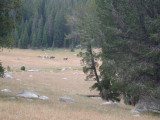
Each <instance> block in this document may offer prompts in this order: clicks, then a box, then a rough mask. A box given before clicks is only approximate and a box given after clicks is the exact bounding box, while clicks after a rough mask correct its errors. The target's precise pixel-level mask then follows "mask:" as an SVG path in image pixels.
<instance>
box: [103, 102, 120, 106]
mask: <svg viewBox="0 0 160 120" xmlns="http://www.w3.org/2000/svg"><path fill="white" fill-rule="evenodd" d="M101 105H112V106H117V105H118V104H117V103H116V102H104V103H102V104H101Z"/></svg>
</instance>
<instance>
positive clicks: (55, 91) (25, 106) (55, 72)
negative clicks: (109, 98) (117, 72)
mask: <svg viewBox="0 0 160 120" xmlns="http://www.w3.org/2000/svg"><path fill="white" fill-rule="evenodd" d="M78 52H79V50H76V51H75V52H70V50H65V49H57V50H54V51H50V50H45V51H42V50H20V49H11V50H9V49H3V51H1V52H0V61H1V62H2V64H3V66H4V67H5V68H7V67H8V66H9V67H10V72H8V73H9V74H10V75H11V76H13V79H9V78H0V90H2V89H9V90H11V92H9V93H6V92H1V91H0V120H160V116H158V115H154V114H151V113H141V114H140V116H139V117H137V116H134V115H133V114H131V113H130V110H131V109H133V108H134V107H131V106H127V105H123V104H119V105H118V106H102V105H101V103H103V102H105V101H103V100H101V99H100V98H87V97H83V96H82V95H83V94H98V92H97V91H90V89H89V87H90V86H91V85H92V84H93V83H94V81H85V80H84V79H85V74H83V72H82V66H81V64H80V59H81V58H79V57H77V53H78ZM45 55H48V56H55V59H43V58H40V57H38V56H45ZM64 57H67V58H69V59H68V60H63V58H64ZM21 66H25V67H26V71H21V70H20V68H21ZM64 68H65V69H64ZM31 69H33V70H38V71H37V72H28V70H31ZM26 89H27V90H34V91H36V92H37V93H39V94H40V95H45V96H48V97H49V100H39V99H33V100H31V99H24V98H15V99H12V97H14V96H16V94H17V93H19V92H20V91H22V90H26ZM63 96H69V97H71V98H73V99H75V100H76V103H66V102H60V101H58V98H60V97H63Z"/></svg>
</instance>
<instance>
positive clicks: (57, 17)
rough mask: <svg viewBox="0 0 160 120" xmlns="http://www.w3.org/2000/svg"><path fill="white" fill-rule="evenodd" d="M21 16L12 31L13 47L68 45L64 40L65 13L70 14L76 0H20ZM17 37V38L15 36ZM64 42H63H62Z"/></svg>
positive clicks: (66, 30)
mask: <svg viewBox="0 0 160 120" xmlns="http://www.w3.org/2000/svg"><path fill="white" fill-rule="evenodd" d="M22 1H23V17H22V21H21V22H19V28H18V29H17V30H16V31H18V35H17V32H14V34H13V36H14V39H15V43H16V45H15V47H19V48H48V47H52V46H53V43H54V47H64V45H65V47H69V46H70V42H66V41H65V39H64V38H65V34H68V32H69V27H68V26H66V23H67V21H66V18H65V16H66V14H70V12H71V10H72V8H73V6H74V4H75V3H76V2H77V1H78V0H47V1H46V0H22ZM17 37H18V38H17ZM64 43H65V44H64Z"/></svg>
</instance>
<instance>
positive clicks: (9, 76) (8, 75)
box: [4, 73, 13, 79]
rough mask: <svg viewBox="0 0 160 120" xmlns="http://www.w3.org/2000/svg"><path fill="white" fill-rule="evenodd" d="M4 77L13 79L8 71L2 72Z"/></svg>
mask: <svg viewBox="0 0 160 120" xmlns="http://www.w3.org/2000/svg"><path fill="white" fill-rule="evenodd" d="M4 77H5V78H10V79H13V77H12V76H11V75H10V74H8V73H4Z"/></svg>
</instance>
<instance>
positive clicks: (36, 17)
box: [1, 0, 160, 105]
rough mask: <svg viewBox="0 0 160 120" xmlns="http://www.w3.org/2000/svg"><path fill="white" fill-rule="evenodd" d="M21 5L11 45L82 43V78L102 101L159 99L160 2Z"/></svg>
mask: <svg viewBox="0 0 160 120" xmlns="http://www.w3.org/2000/svg"><path fill="white" fill-rule="evenodd" d="M3 2H4V1H3ZM20 8H21V9H20V10H21V11H22V13H21V14H22V17H21V19H20V20H19V21H18V23H17V24H18V27H17V28H15V27H14V28H15V29H14V31H13V32H12V35H13V38H14V41H15V47H18V48H49V47H53V48H54V47H57V48H60V47H70V46H72V47H74V46H75V45H77V44H81V45H82V48H84V49H85V51H82V52H80V54H79V56H81V57H82V63H83V71H84V72H85V73H86V75H87V78H86V79H87V80H89V79H90V80H95V81H96V82H95V84H94V85H93V86H92V89H97V90H99V91H100V95H101V97H102V98H103V99H107V100H112V101H119V100H120V99H121V96H123V97H124V99H125V100H126V101H127V102H128V103H129V104H132V105H135V104H136V102H137V101H138V100H139V98H140V97H141V96H152V97H154V98H158V99H160V92H159V91H160V1H159V0H22V6H21V7H20ZM11 20H12V19H11ZM5 28H7V27H5ZM9 32H11V31H9ZM1 33H2V32H1ZM1 36H3V35H1ZM3 38H4V37H3ZM2 44H3V45H4V43H2ZM1 46H2V45H1ZM95 47H97V48H99V51H100V52H96V51H95V49H94V48H95ZM99 61H101V62H100V63H101V64H98V63H99Z"/></svg>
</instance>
